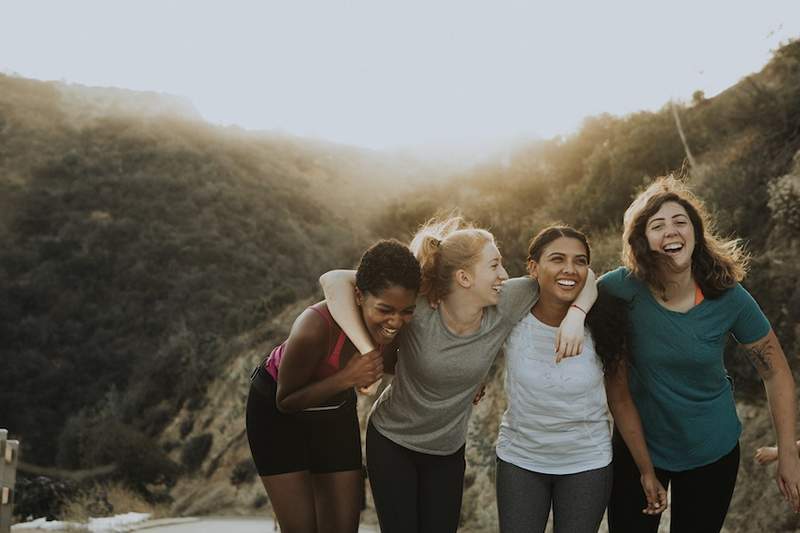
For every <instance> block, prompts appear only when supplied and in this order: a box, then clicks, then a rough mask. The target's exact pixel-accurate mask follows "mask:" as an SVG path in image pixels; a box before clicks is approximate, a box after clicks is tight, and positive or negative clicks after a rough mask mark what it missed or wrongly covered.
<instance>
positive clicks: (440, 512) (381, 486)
mask: <svg viewBox="0 0 800 533" xmlns="http://www.w3.org/2000/svg"><path fill="white" fill-rule="evenodd" d="M464 466H465V461H464V446H462V447H461V448H460V449H459V450H458V451H457V452H455V453H454V454H452V455H429V454H427V453H420V452H415V451H412V450H409V449H408V448H404V447H403V446H400V445H399V444H396V443H394V442H392V441H391V440H389V439H387V438H386V437H384V436H383V435H381V434H380V433H379V432H378V431H377V430H376V429H375V427H374V426H373V425H372V423H371V422H370V424H369V426H368V427H367V471H368V473H369V481H370V486H371V487H372V497H373V499H374V500H375V510H376V511H377V512H378V520H379V521H380V525H381V532H382V533H415V532H417V533H449V532H455V531H456V529H458V520H459V516H460V515H461V496H462V494H463V492H464Z"/></svg>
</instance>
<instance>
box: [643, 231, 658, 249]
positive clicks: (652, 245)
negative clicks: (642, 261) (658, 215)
mask: <svg viewBox="0 0 800 533" xmlns="http://www.w3.org/2000/svg"><path fill="white" fill-rule="evenodd" d="M644 238H645V239H646V240H647V248H648V249H650V250H654V251H656V252H658V251H660V250H661V247H660V246H659V243H660V241H661V237H660V236H659V235H658V234H656V233H651V232H649V231H648V232H647V233H645V234H644Z"/></svg>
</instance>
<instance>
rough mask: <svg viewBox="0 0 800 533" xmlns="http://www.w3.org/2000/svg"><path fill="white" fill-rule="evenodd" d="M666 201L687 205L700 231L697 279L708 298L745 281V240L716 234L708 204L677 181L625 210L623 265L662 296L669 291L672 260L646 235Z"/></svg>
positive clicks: (667, 181) (656, 187)
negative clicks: (666, 274) (668, 273)
mask: <svg viewBox="0 0 800 533" xmlns="http://www.w3.org/2000/svg"><path fill="white" fill-rule="evenodd" d="M666 202H675V203H677V204H680V205H681V206H683V208H684V209H685V210H686V213H687V214H688V215H689V219H690V220H691V222H692V226H693V227H694V237H695V245H694V252H693V253H692V276H693V277H694V280H695V281H696V282H697V284H698V285H699V286H700V289H701V290H702V291H703V295H704V296H705V297H707V298H712V299H713V298H717V297H719V296H720V295H722V293H723V292H725V291H726V290H727V289H730V288H731V287H733V286H734V285H736V283H738V282H740V281H742V280H743V279H744V277H745V275H746V274H747V267H748V262H749V256H748V255H747V253H746V252H745V251H744V249H743V248H742V244H741V241H740V240H739V239H727V240H726V239H723V238H721V237H719V236H718V235H717V234H716V231H715V229H714V226H713V222H712V220H711V218H710V216H709V214H708V210H707V209H706V208H705V206H704V205H703V202H702V201H701V200H700V199H699V198H697V197H696V196H695V195H694V194H693V193H692V192H691V191H690V190H689V189H688V187H687V186H686V185H685V184H684V183H683V182H681V181H679V180H677V179H675V178H674V177H673V176H664V177H661V178H658V179H657V180H656V181H654V182H653V183H652V184H651V185H650V186H649V187H647V189H645V190H644V191H643V192H642V193H641V194H639V196H637V197H636V199H635V200H634V201H633V202H632V203H631V205H630V206H629V207H628V209H627V210H626V211H625V217H624V230H623V233H622V261H623V263H624V264H625V266H626V267H628V268H629V269H630V271H631V272H632V273H633V274H634V275H635V276H636V277H637V278H639V279H640V280H642V281H644V282H645V283H647V285H649V286H650V287H651V288H652V289H653V290H655V291H657V292H658V293H660V294H661V295H662V296H663V295H664V293H665V289H666V279H665V272H666V271H667V269H666V268H664V267H666V266H667V265H668V264H669V262H670V261H672V260H671V259H670V258H669V257H666V256H664V255H663V254H661V253H659V252H656V251H654V250H651V249H650V245H649V244H648V242H647V236H646V235H645V230H646V228H647V221H648V220H649V219H650V217H652V216H653V215H655V214H656V212H658V210H659V209H661V206H662V205H664V203H666Z"/></svg>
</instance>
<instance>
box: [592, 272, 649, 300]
mask: <svg viewBox="0 0 800 533" xmlns="http://www.w3.org/2000/svg"><path fill="white" fill-rule="evenodd" d="M638 283H639V282H638V281H637V280H636V279H635V278H634V277H633V274H631V271H630V270H628V269H627V268H625V267H618V268H616V269H614V270H611V271H609V272H606V273H605V274H603V275H602V276H600V279H598V280H597V286H598V288H599V289H600V291H601V292H604V293H607V294H610V295H611V296H614V297H616V298H620V299H622V300H625V301H626V302H630V301H631V300H633V297H634V295H635V294H636V289H637V285H638Z"/></svg>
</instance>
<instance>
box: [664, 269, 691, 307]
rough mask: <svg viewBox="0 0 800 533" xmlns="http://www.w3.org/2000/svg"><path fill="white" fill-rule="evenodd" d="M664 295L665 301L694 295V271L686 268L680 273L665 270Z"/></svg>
mask: <svg viewBox="0 0 800 533" xmlns="http://www.w3.org/2000/svg"><path fill="white" fill-rule="evenodd" d="M663 274H664V294H663V299H664V300H665V301H667V300H672V299H675V298H677V297H680V296H683V295H686V294H688V293H689V292H692V293H694V277H693V276H692V269H691V267H690V268H686V269H685V270H682V271H680V272H675V271H673V270H668V269H665V270H664V272H663Z"/></svg>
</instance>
